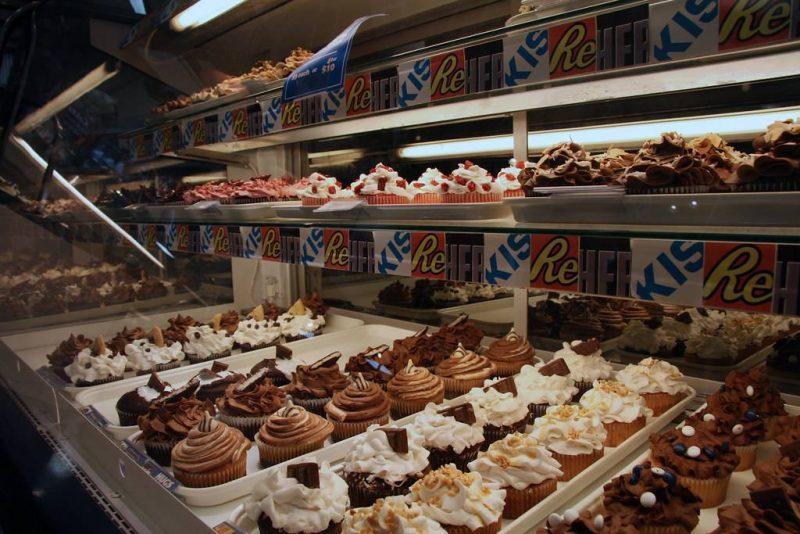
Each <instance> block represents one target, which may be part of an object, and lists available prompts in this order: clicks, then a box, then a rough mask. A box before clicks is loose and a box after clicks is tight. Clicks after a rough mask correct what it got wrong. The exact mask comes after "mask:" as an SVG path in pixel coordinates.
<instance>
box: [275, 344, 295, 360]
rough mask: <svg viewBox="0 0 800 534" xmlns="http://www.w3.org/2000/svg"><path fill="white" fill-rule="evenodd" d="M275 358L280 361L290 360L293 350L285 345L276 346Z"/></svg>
mask: <svg viewBox="0 0 800 534" xmlns="http://www.w3.org/2000/svg"><path fill="white" fill-rule="evenodd" d="M275 357H276V358H278V359H279V360H288V359H289V358H291V357H292V349H290V348H289V347H287V346H285V345H280V344H278V345H275Z"/></svg>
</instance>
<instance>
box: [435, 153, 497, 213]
mask: <svg viewBox="0 0 800 534" xmlns="http://www.w3.org/2000/svg"><path fill="white" fill-rule="evenodd" d="M450 179H451V182H450V183H449V186H450V187H449V189H448V191H447V192H446V193H445V194H444V195H443V196H444V201H445V202H448V203H474V202H499V201H500V200H502V199H503V188H502V187H501V186H500V184H498V183H497V182H495V181H494V177H493V176H492V175H491V174H490V173H489V171H487V170H486V169H484V168H483V167H480V166H478V165H475V164H474V163H472V162H471V161H469V160H467V161H465V162H464V163H459V164H458V167H457V168H456V169H454V170H453V172H451V173H450Z"/></svg>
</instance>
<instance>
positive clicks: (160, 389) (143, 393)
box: [116, 373, 173, 426]
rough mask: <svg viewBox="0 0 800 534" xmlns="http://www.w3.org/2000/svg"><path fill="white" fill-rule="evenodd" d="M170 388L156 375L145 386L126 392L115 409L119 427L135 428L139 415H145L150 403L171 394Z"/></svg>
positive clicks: (152, 375) (151, 376)
mask: <svg viewBox="0 0 800 534" xmlns="http://www.w3.org/2000/svg"><path fill="white" fill-rule="evenodd" d="M172 389H173V388H172V386H171V385H170V384H169V383H168V382H164V381H162V380H161V379H160V378H159V377H158V375H157V374H156V373H153V374H151V375H150V380H148V381H147V384H145V385H143V386H139V387H138V388H136V389H134V390H133V391H128V392H127V393H125V394H123V395H122V396H121V397H120V398H119V400H117V404H116V409H117V415H118V416H119V424H120V426H136V422H137V421H138V419H139V416H140V415H144V414H146V413H147V410H148V408H149V407H150V403H151V402H153V401H155V400H157V399H158V398H159V397H161V396H162V395H165V394H169V393H171V392H172Z"/></svg>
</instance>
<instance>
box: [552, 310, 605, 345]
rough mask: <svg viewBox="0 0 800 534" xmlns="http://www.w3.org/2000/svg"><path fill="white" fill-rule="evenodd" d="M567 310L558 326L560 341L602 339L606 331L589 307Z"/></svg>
mask: <svg viewBox="0 0 800 534" xmlns="http://www.w3.org/2000/svg"><path fill="white" fill-rule="evenodd" d="M566 310H567V311H565V312H564V318H563V319H562V321H561V322H560V326H558V338H559V339H562V340H565V341H568V340H570V339H592V338H599V337H602V335H603V333H604V332H605V330H604V329H603V325H602V324H600V320H599V319H598V318H597V316H596V315H595V312H594V311H593V310H591V309H590V308H588V307H585V308H577V309H574V310H572V309H570V308H566Z"/></svg>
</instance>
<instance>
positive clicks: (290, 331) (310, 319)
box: [276, 299, 325, 342]
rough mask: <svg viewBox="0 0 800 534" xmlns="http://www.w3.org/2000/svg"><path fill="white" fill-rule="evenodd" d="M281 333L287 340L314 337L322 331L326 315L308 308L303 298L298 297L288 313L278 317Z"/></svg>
mask: <svg viewBox="0 0 800 534" xmlns="http://www.w3.org/2000/svg"><path fill="white" fill-rule="evenodd" d="M276 322H277V323H278V326H280V328H281V334H282V335H283V337H284V339H285V340H286V341H287V342H290V341H298V340H300V339H306V338H309V337H313V336H315V335H317V334H319V333H320V332H322V327H323V326H325V316H324V315H321V314H316V313H314V312H313V311H312V310H310V309H308V308H307V307H306V306H305V305H304V304H303V301H302V299H297V301H295V303H294V304H292V307H291V308H289V309H288V310H287V311H286V313H282V314H281V315H279V316H278V318H277V319H276Z"/></svg>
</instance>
